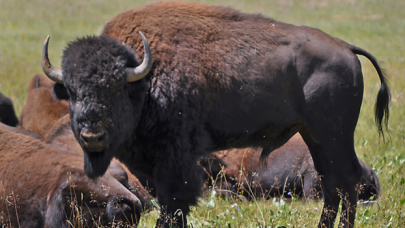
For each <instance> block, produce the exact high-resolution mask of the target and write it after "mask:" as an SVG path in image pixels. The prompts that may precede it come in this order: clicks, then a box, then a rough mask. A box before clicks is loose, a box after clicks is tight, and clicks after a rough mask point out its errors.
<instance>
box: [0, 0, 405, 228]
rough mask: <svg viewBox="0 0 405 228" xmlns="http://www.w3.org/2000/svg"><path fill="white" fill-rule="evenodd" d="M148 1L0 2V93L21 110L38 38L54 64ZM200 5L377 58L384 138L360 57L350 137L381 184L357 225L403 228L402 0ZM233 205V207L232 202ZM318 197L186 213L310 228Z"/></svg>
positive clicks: (372, 80) (216, 202) (208, 204)
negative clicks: (339, 42) (291, 27)
mask: <svg viewBox="0 0 405 228" xmlns="http://www.w3.org/2000/svg"><path fill="white" fill-rule="evenodd" d="M152 2H154V1H129V0H115V1H105V0H89V1H80V0H66V1H56V0H54V1H51V0H25V1H22V0H20V1H18V0H1V1H0V91H1V92H2V93H3V94H5V95H6V96H8V97H10V98H11V99H12V100H13V101H14V105H15V108H16V111H17V113H20V111H21V109H22V105H23V103H24V101H25V98H26V95H27V86H28V82H29V80H30V78H31V77H32V76H33V75H35V74H36V73H41V72H42V70H41V67H40V54H41V48H42V44H43V41H44V39H45V37H46V36H47V35H48V34H49V35H51V39H52V40H51V47H50V53H49V55H50V58H51V59H52V63H53V64H54V66H56V67H58V68H59V66H60V60H61V59H60V57H61V54H62V50H63V48H64V47H65V46H66V44H67V42H69V41H71V40H73V39H74V38H76V37H80V36H85V35H94V34H99V33H100V31H101V29H102V27H103V25H104V24H105V22H107V21H108V20H110V19H111V18H112V17H113V16H114V15H116V14H118V13H120V12H121V11H123V10H125V9H129V8H133V7H137V6H141V5H146V4H150V3H152ZM200 2H202V3H206V4H212V5H222V6H229V7H232V8H236V9H238V10H240V11H243V12H249V13H260V14H263V15H265V16H268V17H272V18H275V19H278V20H280V21H284V22H288V23H292V24H295V25H306V26H311V27H316V28H319V29H321V30H323V31H325V32H326V33H328V34H330V35H332V36H335V37H338V38H340V39H343V40H345V41H347V42H349V43H351V44H354V45H356V46H359V47H362V48H364V49H366V50H368V51H369V52H370V53H372V54H373V55H374V56H375V57H376V58H377V59H379V61H380V63H381V65H382V67H383V68H384V69H385V72H386V75H387V76H388V77H389V82H390V86H391V90H392V94H391V96H392V103H391V105H390V112H391V113H390V114H391V115H390V122H389V130H390V135H389V136H388V137H387V138H386V139H387V140H386V142H385V143H384V141H383V140H382V138H381V137H379V135H378V133H377V128H376V126H375V124H374V117H373V107H374V103H375V98H376V95H377V92H378V89H379V79H378V75H377V73H376V72H375V70H374V68H373V67H372V65H371V63H370V62H369V61H368V60H367V59H365V58H363V57H360V60H361V62H362V66H363V74H364V80H365V92H364V100H363V106H362V109H361V115H360V118H359V122H358V126H357V129H356V134H355V146H356V151H357V154H358V156H359V158H361V159H363V160H364V161H365V162H366V163H367V164H369V165H370V166H371V167H373V168H374V170H375V171H376V172H377V173H378V175H379V178H380V183H381V191H382V195H381V198H380V199H379V200H378V202H377V203H375V204H374V205H372V206H365V207H359V208H358V212H357V218H356V226H357V227H405V218H403V216H405V209H404V207H405V170H404V163H405V149H404V144H405V130H404V128H405V119H404V114H405V113H404V111H405V107H404V94H403V92H404V89H405V42H404V41H405V11H404V10H403V9H404V8H405V1H397V0H386V1H379V0H339V1H338V0H334V1H331V0H301V1H292V0H245V1H235V2H234V1H230V0H218V1H210V0H207V1H200ZM235 203H237V205H236V206H235ZM322 205H323V203H322V202H310V203H306V204H303V203H302V202H300V201H298V200H293V201H292V202H291V203H285V202H284V201H283V200H282V201H280V202H276V201H273V200H269V201H264V200H258V201H252V202H250V203H242V202H238V201H229V200H221V199H217V198H215V197H210V196H207V197H203V198H201V200H200V203H199V206H198V207H193V208H192V212H191V214H190V217H189V221H190V224H191V225H193V227H314V226H315V225H316V224H317V222H318V219H319V217H320V214H321V209H322ZM156 216H157V215H156V213H153V212H152V213H149V214H146V215H144V216H143V217H142V220H141V223H140V225H139V226H140V227H151V226H153V225H154V224H155V219H156Z"/></svg>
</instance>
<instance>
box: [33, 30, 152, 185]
mask: <svg viewBox="0 0 405 228" xmlns="http://www.w3.org/2000/svg"><path fill="white" fill-rule="evenodd" d="M140 35H141V37H142V40H143V44H144V49H145V55H144V60H143V62H142V64H139V62H138V61H137V58H136V54H135V52H134V51H133V50H132V49H131V48H130V47H128V46H126V45H124V44H122V43H121V42H120V41H118V40H116V39H114V38H111V37H108V36H99V37H94V36H91V37H85V38H81V39H78V40H76V41H74V42H72V43H70V44H69V45H68V47H67V48H66V49H65V50H64V52H63V60H62V69H63V70H62V71H61V70H57V69H55V68H53V67H52V65H51V64H50V61H49V59H48V53H47V52H48V41H49V36H48V37H47V39H46V40H45V43H44V47H43V50H42V58H41V64H42V68H43V70H44V72H45V74H46V75H47V76H48V77H49V78H51V79H52V80H54V81H55V82H57V83H59V84H63V88H64V89H66V90H67V94H68V95H69V108H70V118H71V120H72V121H71V123H72V130H73V132H74V134H75V137H76V139H77V140H78V141H79V143H80V146H81V147H82V148H83V151H84V162H85V163H84V168H85V172H86V174H87V175H88V176H89V177H92V178H95V177H97V176H101V175H103V174H104V173H105V171H106V170H107V168H108V165H109V164H110V161H111V159H112V157H113V156H114V155H115V153H116V151H117V150H120V146H122V145H123V143H124V142H125V141H126V140H129V138H130V137H131V133H132V132H134V130H135V128H136V126H137V122H138V120H139V118H140V113H141V109H142V105H143V99H144V97H145V94H146V90H147V89H148V86H147V83H146V81H145V80H141V79H142V78H143V77H145V76H146V75H147V74H148V72H149V71H150V69H151V65H152V55H151V51H150V48H149V45H148V43H147V41H146V39H145V37H144V36H143V34H142V33H141V32H140Z"/></svg>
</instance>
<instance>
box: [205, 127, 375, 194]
mask: <svg viewBox="0 0 405 228" xmlns="http://www.w3.org/2000/svg"><path fill="white" fill-rule="evenodd" d="M261 151H262V149H261V148H257V149H254V148H246V149H231V150H224V151H219V152H215V153H213V154H212V155H211V156H210V157H209V158H206V159H203V160H201V161H200V164H201V165H202V166H203V167H204V169H205V170H206V171H207V174H209V176H207V177H208V180H209V183H210V186H212V187H214V188H215V189H216V191H218V192H219V193H221V194H223V195H225V196H228V197H233V196H235V195H237V194H242V195H243V196H245V197H247V198H254V199H255V198H268V197H279V196H283V197H286V198H290V197H292V196H295V197H302V198H306V199H311V198H314V199H319V198H322V197H323V196H322V188H321V180H320V178H319V175H318V173H317V172H316V170H315V168H314V162H313V160H312V157H311V154H310V153H309V150H308V147H307V146H306V145H305V142H304V141H303V140H302V138H301V136H300V135H299V134H296V135H294V136H293V137H292V138H291V139H290V140H289V141H288V142H287V143H286V144H284V145H283V146H282V147H280V148H278V149H276V150H274V151H273V152H271V153H270V155H269V156H268V158H267V159H266V161H265V163H264V164H262V163H261V162H260V160H259V158H260V153H261ZM359 162H360V165H361V167H362V169H363V175H362V177H361V181H360V185H359V187H358V193H357V194H358V200H369V199H377V198H378V195H379V189H380V182H379V179H378V176H377V174H376V173H375V172H374V171H373V170H372V169H371V167H370V166H368V165H367V164H365V163H364V162H363V161H362V160H360V159H359Z"/></svg>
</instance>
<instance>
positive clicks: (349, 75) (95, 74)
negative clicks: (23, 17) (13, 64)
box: [42, 2, 389, 227]
mask: <svg viewBox="0 0 405 228" xmlns="http://www.w3.org/2000/svg"><path fill="white" fill-rule="evenodd" d="M139 31H142V32H145V35H146V37H148V39H149V41H150V44H151V46H150V47H149V45H148V44H147V41H146V39H144V37H143V36H142V39H143V45H142V44H141V38H140V37H139V35H138V32H139ZM47 47H48V39H47V40H46V42H45V44H44V46H43V53H42V66H43V69H44V72H45V73H46V74H47V75H48V76H49V77H50V78H52V79H53V80H54V81H56V82H58V83H63V84H64V86H65V88H66V90H67V93H68V94H69V96H70V100H69V101H70V106H69V107H70V116H71V119H72V129H73V132H74V134H75V137H76V139H77V140H78V141H79V142H80V145H81V146H82V148H83V151H84V159H85V170H86V174H87V175H88V176H89V177H91V178H95V177H98V176H102V175H103V174H104V173H105V171H106V170H107V168H108V165H109V163H110V161H111V159H112V158H113V157H117V158H118V159H119V160H120V161H122V162H124V163H125V164H126V165H127V166H128V168H129V169H131V170H139V171H142V172H144V173H146V174H148V175H150V176H152V177H153V179H154V180H155V181H156V184H157V188H158V199H159V202H160V203H161V204H162V205H164V206H163V207H162V210H163V211H162V212H163V213H161V217H160V219H159V220H158V222H157V226H159V227H160V226H164V227H167V226H168V225H169V223H170V222H171V221H170V220H169V219H167V217H166V215H169V216H172V217H173V218H174V219H177V224H178V225H179V226H180V227H182V226H183V225H185V224H186V223H187V220H186V216H185V215H187V214H188V212H189V206H190V205H193V204H196V202H197V197H198V196H199V194H200V191H201V186H202V181H201V177H200V175H201V174H200V171H199V168H198V167H199V166H198V165H197V161H198V160H199V159H200V158H201V157H202V156H204V155H206V154H207V153H210V152H214V151H218V150H223V149H227V148H245V147H262V148H263V151H262V154H261V158H263V159H264V158H266V156H267V155H269V154H270V152H271V151H273V150H274V149H276V148H278V147H280V146H281V145H283V144H284V143H285V142H287V141H288V139H289V138H291V137H292V136H293V135H294V134H295V133H297V132H299V133H300V134H301V135H302V137H303V139H304V141H305V143H306V144H307V145H308V147H309V150H310V152H311V156H312V157H313V160H314V165H315V168H316V170H317V171H318V172H319V173H320V174H321V175H322V176H323V177H324V178H322V185H323V190H324V195H325V205H324V210H323V212H322V216H321V220H320V223H319V226H326V227H332V226H333V223H334V221H335V217H336V212H337V211H338V207H339V202H340V201H341V200H343V201H344V202H343V203H342V205H343V208H342V211H343V213H342V217H341V220H340V222H341V224H342V225H344V226H345V227H351V226H353V224H354V218H355V212H356V202H357V192H356V188H355V186H356V185H357V183H359V182H360V178H361V175H362V168H361V165H360V163H359V161H358V159H357V156H356V153H355V150H354V142H353V133H354V129H355V127H356V123H357V119H358V116H359V111H360V106H361V103H362V97H363V75H362V71H361V66H360V61H359V59H358V58H357V56H356V55H363V56H365V57H366V58H368V59H369V60H370V61H371V62H372V63H373V65H374V67H375V68H376V70H377V72H378V76H379V77H380V80H381V88H380V91H379V94H378V97H377V102H376V113H375V115H376V121H377V124H378V128H379V130H380V132H382V131H383V126H382V125H383V120H384V116H385V118H386V119H385V120H386V121H387V119H388V103H389V89H388V86H387V84H386V81H385V78H384V76H383V74H382V72H381V69H380V67H379V66H378V64H377V61H376V59H375V58H374V57H373V56H372V55H371V54H370V53H368V52H367V51H365V50H363V49H361V48H358V47H355V46H353V45H350V44H348V43H346V42H344V41H341V40H339V39H336V38H333V37H331V36H329V35H327V34H325V33H323V32H322V31H319V30H317V29H313V28H308V27H300V26H294V25H289V24H285V23H282V22H278V21H276V20H273V19H270V18H265V17H263V16H260V15H250V14H245V13H240V12H238V11H235V10H232V9H228V8H222V7H215V6H206V5H202V4H197V3H188V2H160V3H156V4H152V5H149V6H145V7H140V8H136V9H131V10H128V11H125V12H123V13H121V14H119V15H117V16H116V17H115V18H113V19H112V20H111V21H110V22H108V23H107V24H106V25H105V27H104V29H103V32H102V34H101V36H99V37H95V36H90V37H84V38H80V39H78V40H76V41H73V42H71V43H70V44H69V45H68V47H67V48H66V49H65V50H64V52H63V60H62V69H63V70H57V69H56V68H54V67H53V66H52V65H51V64H50V62H49V59H48V54H47ZM142 47H144V48H142ZM144 52H145V54H144V56H143V58H144V60H143V62H142V64H140V63H139V61H138V59H137V57H136V54H135V53H138V54H141V55H142V53H144ZM152 54H153V60H152ZM385 123H386V122H385ZM340 193H342V194H343V196H344V198H343V199H341V197H340V196H341V195H342V194H340ZM180 211H181V212H182V213H178V212H180ZM164 212H167V213H164Z"/></svg>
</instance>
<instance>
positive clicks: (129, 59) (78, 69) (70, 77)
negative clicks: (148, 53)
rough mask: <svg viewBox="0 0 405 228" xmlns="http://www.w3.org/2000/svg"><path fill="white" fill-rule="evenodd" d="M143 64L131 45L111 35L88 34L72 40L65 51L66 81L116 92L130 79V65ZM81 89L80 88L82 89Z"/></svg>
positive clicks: (71, 83)
mask: <svg viewBox="0 0 405 228" xmlns="http://www.w3.org/2000/svg"><path fill="white" fill-rule="evenodd" d="M138 65H139V62H138V60H137V57H136V54H135V52H134V51H132V49H131V48H130V47H128V46H127V45H125V44H123V43H121V42H120V41H118V40H117V39H114V38H111V37H108V36H99V37H96V36H88V37H83V38H79V39H77V40H76V41H73V42H71V43H69V45H68V46H67V47H66V49H65V50H64V52H63V62H62V68H63V80H64V82H65V84H66V85H75V86H80V85H89V83H90V84H91V85H93V86H95V87H93V86H92V88H98V89H101V88H104V89H107V90H103V91H110V92H112V93H116V92H117V91H118V90H120V89H121V87H123V86H124V85H125V83H126V81H127V78H126V77H127V76H126V73H125V68H126V67H136V66H138ZM78 92H79V91H78Z"/></svg>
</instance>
